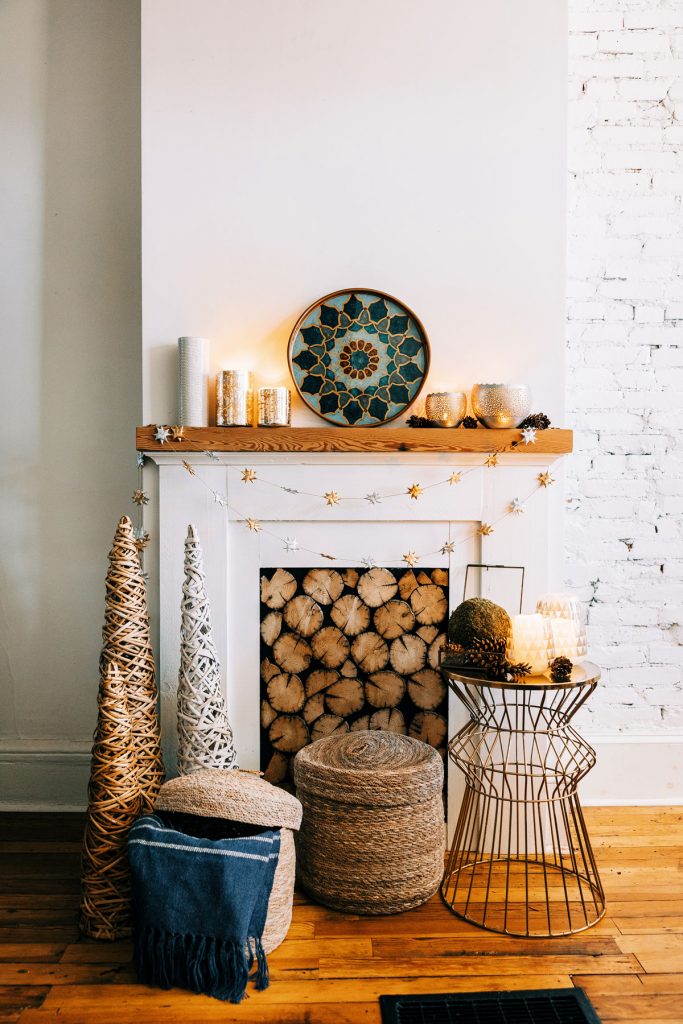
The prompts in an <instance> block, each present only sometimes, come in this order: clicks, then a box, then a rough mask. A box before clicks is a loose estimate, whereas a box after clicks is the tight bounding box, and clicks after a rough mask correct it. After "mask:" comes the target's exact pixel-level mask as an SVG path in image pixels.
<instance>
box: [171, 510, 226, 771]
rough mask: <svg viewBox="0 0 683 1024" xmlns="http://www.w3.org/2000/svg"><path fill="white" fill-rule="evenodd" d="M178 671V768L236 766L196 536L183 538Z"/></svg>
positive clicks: (189, 531)
mask: <svg viewBox="0 0 683 1024" xmlns="http://www.w3.org/2000/svg"><path fill="white" fill-rule="evenodd" d="M181 614H182V618H181V623H180V672H179V674H178V772H179V774H180V775H188V774H189V773H190V772H193V771H196V770H197V769H198V768H237V761H236V753H235V747H234V743H233V737H232V729H231V728H230V722H229V721H228V713H227V710H226V707H225V701H224V699H223V692H222V690H221V680H220V664H219V662H218V654H217V653H216V646H215V644H214V642H213V633H212V630H211V610H210V608H209V600H208V598H207V596H206V581H205V578H204V565H203V558H202V549H201V546H200V544H199V536H198V534H197V531H196V529H195V527H194V526H189V527H188V529H187V537H186V539H185V580H184V582H183V598H182V603H181Z"/></svg>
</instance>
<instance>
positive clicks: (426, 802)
mask: <svg viewBox="0 0 683 1024" xmlns="http://www.w3.org/2000/svg"><path fill="white" fill-rule="evenodd" d="M294 781H295V784H296V792H297V796H298V797H299V799H300V800H301V803H302V804H303V809H304V815H303V822H302V826H301V832H300V834H299V839H298V843H297V847H298V850H297V852H298V875H299V880H300V882H301V884H302V885H303V887H304V888H305V889H306V890H307V892H309V893H310V895H311V896H313V897H314V898H315V899H316V900H318V901H319V902H320V903H324V904H326V905H327V906H328V907H334V908H335V909H336V910H345V911H348V912H351V913H355V914H394V913H398V912H399V911H402V910H409V909H410V908H411V907H417V906H419V905H420V904H421V903H424V902H425V900H427V899H429V897H430V896H432V895H433V894H434V893H435V892H436V890H437V889H438V887H439V883H440V882H441V878H442V875H443V867H444V862H443V858H444V849H445V844H446V829H445V823H444V809H443V799H442V788H443V762H442V760H441V757H440V756H439V754H438V753H437V751H436V750H435V749H434V748H433V747H430V746H428V745H427V744H426V743H421V742H420V741H419V740H415V739H411V738H410V737H408V736H402V735H399V734H397V733H391V732H380V731H372V732H350V733H345V734H343V735H337V736H329V737H327V738H325V739H321V740H318V741H317V742H316V743H312V744H311V745H310V746H307V747H304V748H303V749H302V750H300V751H299V753H298V754H297V756H296V758H295V760H294Z"/></svg>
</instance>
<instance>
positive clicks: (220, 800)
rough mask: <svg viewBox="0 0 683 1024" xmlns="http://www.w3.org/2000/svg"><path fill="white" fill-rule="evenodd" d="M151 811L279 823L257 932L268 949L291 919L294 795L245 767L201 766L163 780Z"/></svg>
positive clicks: (297, 818)
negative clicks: (273, 868)
mask: <svg viewBox="0 0 683 1024" xmlns="http://www.w3.org/2000/svg"><path fill="white" fill-rule="evenodd" d="M155 810H157V811H162V812H164V811H165V812H173V813H176V814H192V815H198V816H199V817H202V818H219V819H223V820H227V821H234V822H240V823H243V824H246V825H255V826H259V827H262V828H278V827H279V828H280V856H279V859H278V864H277V868H276V871H275V878H274V879H273V888H272V891H271V894H270V900H269V902H268V916H267V918H266V926H265V928H264V931H263V937H262V943H263V948H264V950H265V951H266V953H272V951H273V950H274V949H276V948H277V947H278V946H279V945H280V943H281V942H282V941H283V939H284V938H285V936H286V934H287V932H288V930H289V926H290V924H291V921H292V903H293V900H294V877H295V867H296V855H295V849H294V835H293V832H294V831H295V830H296V829H298V828H299V825H300V824H301V804H300V803H299V801H298V800H297V799H296V797H294V796H292V795H291V794H290V793H286V792H285V791H284V790H282V789H276V787H275V786H271V785H270V783H269V782H266V781H265V780H264V779H261V778H259V777H258V775H254V774H252V773H250V772H241V771H237V770H235V769H226V768H202V769H200V770H199V771H196V772H192V774H191V775H183V776H181V777H180V778H177V779H171V780H170V781H169V782H166V783H164V785H163V786H162V787H161V789H160V790H159V795H158V797H157V800H156V806H155Z"/></svg>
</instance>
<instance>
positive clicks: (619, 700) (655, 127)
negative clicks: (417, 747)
mask: <svg viewBox="0 0 683 1024" xmlns="http://www.w3.org/2000/svg"><path fill="white" fill-rule="evenodd" d="M570 12H571V13H570V19H571V20H570V27H571V36H570V45H571V51H570V52H571V58H570V87H571V104H570V106H571V124H572V128H571V144H570V154H569V168H570V214H569V235H570V257H569V325H568V339H569V340H568V406H569V417H570V425H571V424H573V425H574V427H575V429H576V434H575V439H576V448H577V455H576V456H575V457H574V458H573V459H572V460H571V461H570V462H569V470H570V472H569V474H568V487H569V491H568V497H569V514H568V516H567V552H566V553H567V579H568V581H569V582H570V583H571V584H572V585H574V586H578V587H580V588H582V590H583V594H584V597H585V598H586V600H587V601H589V602H590V609H589V612H590V631H591V642H592V647H593V650H594V652H595V656H596V660H599V661H600V662H601V664H602V665H604V666H605V669H606V672H605V680H604V686H603V687H602V688H601V689H600V690H599V691H598V692H597V693H596V695H595V699H594V700H593V701H592V703H591V706H590V707H587V708H586V711H585V713H584V720H585V724H586V725H587V726H588V727H589V728H590V729H591V730H595V731H598V732H605V731H606V728H609V729H610V730H611V731H612V732H623V733H627V734H629V738H630V737H634V736H636V735H638V734H641V735H642V734H646V735H647V737H648V739H647V744H649V747H648V746H647V745H646V746H645V747H643V755H642V756H641V757H640V759H639V764H641V765H644V766H648V767H649V768H651V771H649V772H648V771H646V772H645V775H646V776H648V775H650V774H655V772H659V779H660V785H661V791H662V796H663V797H666V796H667V792H670V789H669V790H668V791H667V788H666V787H667V786H669V784H670V779H671V777H672V775H671V772H668V771H666V770H665V769H664V767H663V765H664V763H665V762H666V760H667V759H666V758H665V756H664V754H663V753H662V751H665V750H669V751H670V755H669V756H668V762H669V763H670V765H674V764H677V766H678V769H677V770H678V772H679V776H678V778H679V783H678V792H679V794H680V792H681V783H680V779H681V778H683V515H682V513H683V454H682V451H681V415H682V413H683V218H682V212H683V211H682V196H683V128H682V127H681V119H682V118H683V78H682V76H681V69H682V68H683V8H682V7H681V4H680V3H679V2H672V0H664V2H662V3H659V4H652V3H651V2H645V0H606V2H604V3H600V4H599V5H598V4H597V3H596V2H594V0H571V2H570ZM655 741H657V742H659V743H660V745H661V749H660V753H659V755H658V756H657V757H656V758H655V757H653V756H652V754H651V753H648V754H645V751H646V750H650V751H651V750H652V748H653V743H654V742H655ZM624 749H625V748H624ZM631 749H632V750H634V749H635V748H633V747H632V748H631ZM627 757H628V755H627V754H624V758H627ZM679 799H680V796H679Z"/></svg>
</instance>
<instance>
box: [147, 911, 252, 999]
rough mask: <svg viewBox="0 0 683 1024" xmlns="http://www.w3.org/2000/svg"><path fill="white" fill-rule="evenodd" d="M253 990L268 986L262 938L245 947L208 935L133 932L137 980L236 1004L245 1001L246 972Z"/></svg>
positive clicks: (157, 930) (248, 942)
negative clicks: (202, 994) (251, 982)
mask: <svg viewBox="0 0 683 1024" xmlns="http://www.w3.org/2000/svg"><path fill="white" fill-rule="evenodd" d="M254 962H256V973H255V974H254V975H252V980H253V981H254V982H255V986H256V989H257V990H258V991H262V990H263V989H266V988H268V985H269V984H270V977H269V972H268V962H267V960H266V954H265V951H264V949H263V946H262V944H261V940H260V939H258V938H256V937H255V936H251V937H250V938H249V939H248V941H247V944H246V947H245V946H244V945H242V944H241V943H239V942H229V941H226V940H225V939H218V938H214V937H213V936H210V935H174V934H170V933H168V932H162V931H160V930H159V929H158V928H138V929H136V933H135V967H136V970H137V975H138V980H139V981H141V982H142V983H143V984H145V985H153V986H156V987H157V988H165V989H168V988H176V987H177V988H186V989H189V990H190V991H191V992H203V993H205V994H206V995H210V996H215V997H216V998H217V999H222V1000H224V1001H226V1002H227V1001H229V1002H231V1003H239V1002H241V1001H242V999H243V998H244V995H245V992H246V988H247V982H248V981H249V972H250V969H251V967H252V965H253V964H254Z"/></svg>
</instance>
